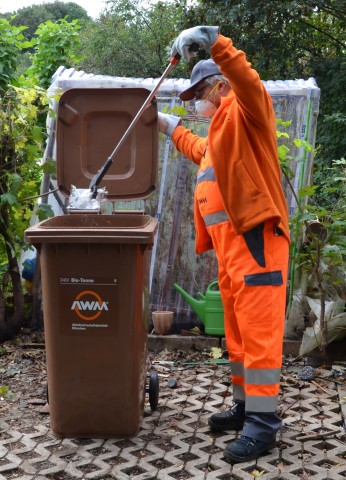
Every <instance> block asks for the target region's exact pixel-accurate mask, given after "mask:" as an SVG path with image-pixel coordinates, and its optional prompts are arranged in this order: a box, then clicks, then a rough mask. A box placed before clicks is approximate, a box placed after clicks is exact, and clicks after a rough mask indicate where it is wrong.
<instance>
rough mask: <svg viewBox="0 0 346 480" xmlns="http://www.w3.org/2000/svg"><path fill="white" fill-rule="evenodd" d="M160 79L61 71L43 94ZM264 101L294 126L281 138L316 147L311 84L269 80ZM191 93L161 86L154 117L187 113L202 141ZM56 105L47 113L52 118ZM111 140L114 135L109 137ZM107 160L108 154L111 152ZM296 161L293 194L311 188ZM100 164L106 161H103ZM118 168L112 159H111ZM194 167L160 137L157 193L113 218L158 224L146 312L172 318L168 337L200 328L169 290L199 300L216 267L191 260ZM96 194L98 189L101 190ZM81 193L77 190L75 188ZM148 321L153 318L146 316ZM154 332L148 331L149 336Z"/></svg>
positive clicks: (50, 145) (308, 162)
mask: <svg viewBox="0 0 346 480" xmlns="http://www.w3.org/2000/svg"><path fill="white" fill-rule="evenodd" d="M158 81H159V79H152V78H146V79H144V78H124V77H110V76H102V75H93V74H87V73H85V72H81V71H76V70H74V69H65V68H64V67H60V68H59V69H58V70H57V71H56V73H55V75H54V76H53V82H52V85H51V86H50V88H49V90H48V94H56V93H58V92H62V93H63V92H64V91H66V90H68V89H71V88H83V87H84V86H85V88H101V89H102V88H131V87H133V88H138V87H141V88H146V89H148V94H149V92H150V91H151V90H152V89H153V88H154V87H155V85H156V84H157V82H158ZM263 83H264V85H265V87H266V89H267V90H268V92H269V93H270V95H271V97H272V99H273V104H274V108H275V112H276V116H277V118H280V119H282V120H283V121H287V120H290V121H291V122H292V123H291V125H290V127H288V128H287V129H286V130H285V131H286V132H287V133H288V134H289V136H290V139H291V140H293V139H294V138H299V139H303V140H306V141H307V142H309V143H310V144H312V145H314V143H315V134H316V123H317V115H318V109H319V98H320V89H319V88H318V86H317V85H316V82H315V80H314V79H313V78H310V79H308V80H285V81H283V80H275V81H267V82H263ZM188 85H189V80H184V79H174V78H168V79H166V80H165V81H164V82H163V83H162V85H161V86H160V88H159V91H158V93H157V95H156V99H157V102H158V110H159V111H164V112H167V113H168V112H170V111H172V109H174V108H175V107H178V106H183V107H185V109H186V112H187V113H186V115H185V116H184V117H183V124H184V125H185V126H186V127H188V128H190V129H192V130H193V131H194V132H196V133H197V134H199V135H202V136H205V135H207V131H208V125H209V124H208V121H206V120H205V119H202V118H197V117H196V116H195V115H194V113H193V112H194V108H193V106H194V105H193V101H191V102H186V103H185V104H182V102H181V100H180V99H179V93H180V92H181V91H182V90H184V89H185V88H186V87H187V86H188ZM56 107H57V105H56V102H55V100H54V101H53V108H54V109H55V110H56ZM47 129H48V133H49V137H48V141H47V147H46V153H45V158H51V157H53V158H55V157H56V147H55V133H56V132H55V121H54V119H52V118H50V119H48V123H47ZM109 135H110V136H112V132H109ZM110 153H111V152H110ZM291 154H292V155H293V156H295V157H298V158H299V161H298V162H293V163H292V166H291V168H292V170H293V171H294V173H295V176H294V179H293V180H292V182H293V185H294V188H295V189H296V191H298V190H299V189H300V188H302V187H303V186H305V185H308V184H310V183H311V175H312V166H313V154H312V153H311V152H305V151H303V150H301V151H299V150H296V151H292V152H291ZM105 161H106V159H105ZM114 162H116V158H114ZM196 172H197V167H196V165H194V164H193V163H192V162H190V161H189V160H188V159H186V158H185V157H183V156H182V155H181V154H180V153H178V152H177V151H176V150H175V148H174V146H173V144H172V142H171V140H170V138H169V137H166V136H164V135H160V137H159V177H158V185H157V189H156V191H154V192H153V193H152V194H151V195H150V197H149V198H147V199H146V200H135V201H130V202H117V203H115V204H113V209H114V210H124V209H126V210H127V209H128V210H144V211H145V212H146V213H148V214H149V215H150V216H152V217H156V218H158V220H159V228H158V231H157V234H156V237H155V243H154V247H153V250H152V256H151V265H150V289H151V295H150V298H151V301H150V311H154V310H171V311H173V312H174V331H175V333H180V331H181V329H190V328H192V327H194V326H198V327H200V328H201V329H203V325H202V324H201V323H200V321H199V320H198V318H197V316H196V314H195V312H194V311H193V310H192V308H191V307H190V306H189V305H188V304H187V302H186V301H185V300H184V299H183V298H182V296H181V295H180V294H179V293H178V292H177V291H176V290H175V289H174V288H173V284H174V283H177V284H178V285H180V286H181V287H182V288H183V289H184V290H185V291H186V292H187V293H188V294H189V295H191V296H193V297H196V296H197V293H198V292H201V293H202V294H204V293H205V291H206V289H207V287H208V285H209V284H210V283H211V282H212V281H213V280H215V279H216V278H217V261H216V258H215V254H214V252H206V253H204V254H202V255H196V253H195V229H194V224H193V192H194V187H195V179H196ZM100 186H102V185H100ZM76 187H77V188H79V186H78V185H76ZM54 188H56V184H55V183H54V181H53V180H52V179H51V178H50V177H47V176H46V177H45V178H44V179H43V182H42V193H43V192H47V191H49V190H53V189H54ZM283 188H284V191H285V195H286V198H287V203H288V207H289V212H290V214H292V213H293V212H294V211H295V210H296V207H297V206H296V204H295V200H294V197H293V195H292V192H291V191H290V189H289V187H288V185H287V184H286V183H285V181H284V180H283ZM67 202H68V200H67V199H65V198H64V197H62V196H61V195H60V194H59V192H54V195H53V194H52V195H49V197H48V203H49V204H50V205H51V206H52V208H53V210H54V212H55V213H56V215H61V214H64V213H66V205H67ZM149 318H151V316H149ZM151 328H152V325H151V324H150V323H149V331H150V330H151Z"/></svg>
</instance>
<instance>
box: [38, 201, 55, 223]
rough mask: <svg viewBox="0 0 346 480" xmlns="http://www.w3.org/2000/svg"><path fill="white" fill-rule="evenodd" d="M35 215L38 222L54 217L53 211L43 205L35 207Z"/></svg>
mask: <svg viewBox="0 0 346 480" xmlns="http://www.w3.org/2000/svg"><path fill="white" fill-rule="evenodd" d="M36 215H37V217H38V219H39V221H40V222H42V220H46V219H47V218H50V217H54V211H53V209H52V207H51V206H50V205H47V204H46V203H43V204H41V205H39V206H38V207H37V210H36Z"/></svg>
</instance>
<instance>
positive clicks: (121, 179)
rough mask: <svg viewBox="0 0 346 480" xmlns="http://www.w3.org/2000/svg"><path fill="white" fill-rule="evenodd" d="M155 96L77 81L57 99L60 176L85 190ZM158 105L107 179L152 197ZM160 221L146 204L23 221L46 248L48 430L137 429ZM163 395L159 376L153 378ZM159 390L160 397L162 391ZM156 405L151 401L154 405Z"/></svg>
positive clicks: (83, 433)
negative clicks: (138, 208)
mask: <svg viewBox="0 0 346 480" xmlns="http://www.w3.org/2000/svg"><path fill="white" fill-rule="evenodd" d="M147 95H148V91H147V90H145V89H139V88H138V89H137V88H134V89H96V88H95V89H92V88H91V89H89V88H88V89H83V88H80V89H70V90H67V91H66V92H64V93H63V95H62V96H61V99H60V102H59V108H58V122H57V124H58V126H57V177H58V185H59V187H60V190H61V191H62V192H63V193H64V194H65V195H66V197H68V195H69V194H70V192H71V189H72V186H75V187H76V188H80V189H85V188H88V185H89V184H90V179H91V178H93V176H94V175H95V174H96V173H97V171H98V170H99V169H100V167H101V166H102V164H103V161H104V159H105V158H107V155H108V154H109V152H110V151H111V150H112V148H113V146H114V144H115V143H116V142H117V140H119V138H121V135H122V134H123V133H124V131H125V130H126V128H127V127H128V125H129V123H130V122H131V121H132V119H133V117H134V116H135V115H136V113H137V111H138V109H139V107H140V105H141V104H142V103H143V101H144V100H145V98H146V97H147ZM157 135H158V131H157V106H156V102H155V101H153V102H152V103H151V104H150V106H149V107H148V109H147V111H146V112H145V113H144V115H143V116H142V118H141V119H140V120H139V121H138V123H137V125H136V128H135V129H134V130H133V131H132V133H131V135H130V136H129V137H128V139H127V140H126V142H125V143H124V145H123V147H122V148H121V150H120V151H119V154H118V155H117V157H116V158H115V159H114V164H113V165H112V168H111V169H110V170H109V173H108V174H107V175H105V177H104V181H103V184H102V187H105V189H106V190H107V192H108V196H107V199H108V200H110V201H114V202H116V200H131V199H140V198H145V197H147V196H148V195H149V194H150V193H151V192H152V191H153V190H154V189H155V187H156V181H157V148H158V141H157ZM156 229H157V220H156V219H155V218H152V217H151V216H149V215H147V214H145V213H143V211H136V212H133V211H129V213H126V211H121V212H120V211H117V210H116V208H115V209H114V210H113V213H112V214H108V215H102V214H100V212H99V211H92V212H90V211H77V212H74V213H72V210H71V211H70V213H69V214H65V215H60V216H56V217H53V218H50V219H48V220H45V221H43V222H40V223H38V224H37V225H35V226H32V227H30V228H29V229H27V230H26V233H25V236H26V241H27V242H29V243H31V244H33V245H34V246H35V247H36V248H37V250H38V252H39V256H40V265H41V275H42V300H43V314H44V329H45V341H46V354H47V373H48V393H49V410H50V421H51V429H52V431H53V433H55V434H56V435H58V436H60V437H93V438H97V437H101V438H109V437H130V436H135V435H136V434H137V433H138V431H139V429H140V426H141V421H142V417H143V413H144V397H145V391H146V384H147V368H146V362H147V317H148V306H149V278H148V277H149V262H150V253H151V247H152V245H153V243H154V236H155V232H156ZM151 380H152V385H151V386H149V388H150V387H152V388H153V391H152V392H151V393H150V392H149V394H151V399H152V400H153V399H154V400H153V403H155V401H156V400H157V395H158V382H157V377H156V376H155V375H154V376H153V377H151ZM155 399H156V400H155ZM155 406H156V405H152V408H155Z"/></svg>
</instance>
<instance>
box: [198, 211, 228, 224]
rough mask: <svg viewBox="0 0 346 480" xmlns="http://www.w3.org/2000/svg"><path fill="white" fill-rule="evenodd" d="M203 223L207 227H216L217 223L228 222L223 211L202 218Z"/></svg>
mask: <svg viewBox="0 0 346 480" xmlns="http://www.w3.org/2000/svg"><path fill="white" fill-rule="evenodd" d="M203 220H204V223H205V225H206V226H207V227H210V226H211V225H216V224H217V223H222V222H228V221H229V218H228V216H227V213H226V212H225V210H220V211H219V212H215V213H211V214H210V215H206V216H205V217H203Z"/></svg>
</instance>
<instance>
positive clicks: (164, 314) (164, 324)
mask: <svg viewBox="0 0 346 480" xmlns="http://www.w3.org/2000/svg"><path fill="white" fill-rule="evenodd" d="M152 319H153V325H154V333H155V335H169V334H170V333H171V332H172V326H173V312H169V311H158V312H153V313H152Z"/></svg>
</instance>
